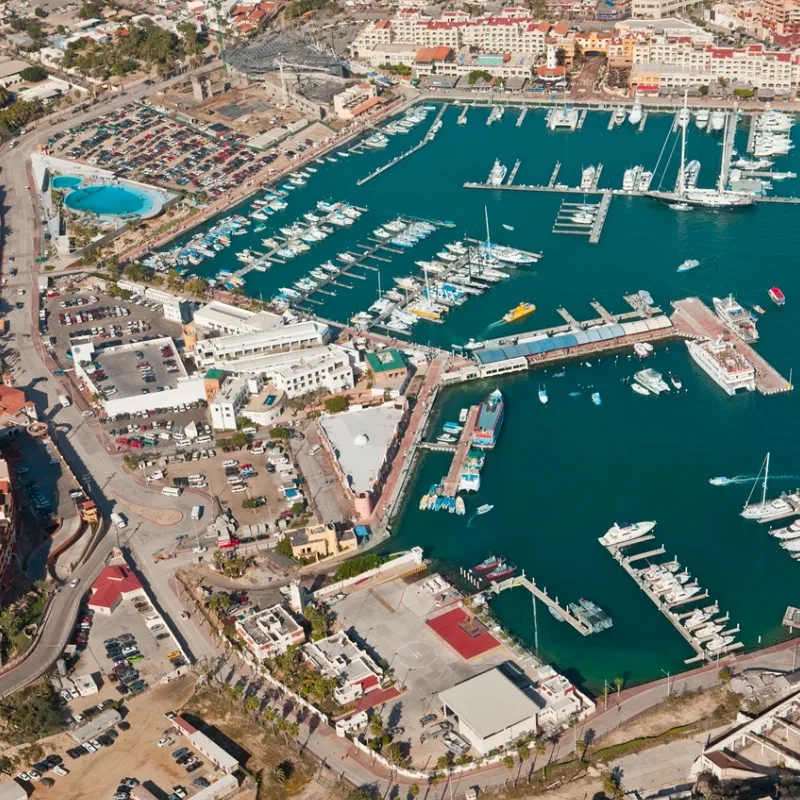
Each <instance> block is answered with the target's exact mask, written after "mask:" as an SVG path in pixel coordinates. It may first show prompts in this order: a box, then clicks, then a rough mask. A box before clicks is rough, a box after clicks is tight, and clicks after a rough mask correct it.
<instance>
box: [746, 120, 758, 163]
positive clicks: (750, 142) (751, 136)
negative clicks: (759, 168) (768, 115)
mask: <svg viewBox="0 0 800 800" xmlns="http://www.w3.org/2000/svg"><path fill="white" fill-rule="evenodd" d="M758 118H759V115H758V114H753V115H752V116H751V117H750V130H749V131H748V132H747V152H748V153H751V154H752V153H753V151H754V150H755V145H756V130H757V128H758Z"/></svg>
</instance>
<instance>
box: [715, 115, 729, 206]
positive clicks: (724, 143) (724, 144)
mask: <svg viewBox="0 0 800 800" xmlns="http://www.w3.org/2000/svg"><path fill="white" fill-rule="evenodd" d="M728 119H729V118H728V115H727V114H726V115H725V127H724V128H723V129H722V158H721V159H720V162H719V179H718V180H717V191H720V192H722V191H723V190H724V188H725V186H724V184H723V182H722V173H723V171H724V168H725V153H726V152H727V148H728Z"/></svg>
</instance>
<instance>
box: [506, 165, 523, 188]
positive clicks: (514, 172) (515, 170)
mask: <svg viewBox="0 0 800 800" xmlns="http://www.w3.org/2000/svg"><path fill="white" fill-rule="evenodd" d="M521 164H522V161H521V160H520V159H517V161H516V163H515V164H514V166H513V167H512V168H511V174H510V175H509V176H508V180H507V181H506V183H507V184H508V185H509V186H511V184H512V183H514V178H516V177H517V173H518V172H519V168H520V165H521Z"/></svg>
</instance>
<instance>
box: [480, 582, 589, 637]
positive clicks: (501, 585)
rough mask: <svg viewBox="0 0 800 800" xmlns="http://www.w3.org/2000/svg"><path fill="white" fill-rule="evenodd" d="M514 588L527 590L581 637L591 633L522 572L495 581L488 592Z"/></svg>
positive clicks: (497, 592)
mask: <svg viewBox="0 0 800 800" xmlns="http://www.w3.org/2000/svg"><path fill="white" fill-rule="evenodd" d="M516 586H522V587H523V588H525V589H527V590H528V591H529V592H530V593H531V594H532V595H533V596H534V597H536V598H537V599H539V600H541V601H542V602H543V603H544V604H545V605H546V606H548V607H550V608H552V609H553V610H554V611H557V612H558V613H559V614H561V616H562V617H564V621H565V622H567V623H569V624H570V625H571V626H572V627H573V628H575V630H576V631H578V633H580V634H581V635H582V636H588V635H589V634H590V633H591V632H592V631H591V630H590V629H589V628H587V627H586V626H585V625H584V624H583V623H582V622H581V621H580V620H579V619H578V618H577V617H575V616H574V615H573V614H572V612H570V611H569V610H568V609H566V608H564V607H563V606H562V605H561V604H560V603H559V602H558V598H557V597H556V598H555V599H553V598H552V597H550V595H549V594H548V593H547V589H540V588H539V587H538V586H537V585H536V581H532V580H530V579H528V578H526V577H525V572H524V571H523V573H522V575H517V576H516V577H513V578H507V579H506V580H503V581H496V582H494V583H492V585H491V588H490V591H492V592H494V593H495V594H500V592H502V591H503V590H505V589H513V588H515V587H516Z"/></svg>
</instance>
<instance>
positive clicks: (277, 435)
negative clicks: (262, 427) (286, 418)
mask: <svg viewBox="0 0 800 800" xmlns="http://www.w3.org/2000/svg"><path fill="white" fill-rule="evenodd" d="M269 435H270V436H271V437H272V438H273V439H283V440H286V439H289V438H290V437H291V435H292V434H291V431H290V430H289V429H288V428H284V427H283V426H281V425H278V426H277V427H275V428H273V429H272V430H271V431H270V432H269Z"/></svg>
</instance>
